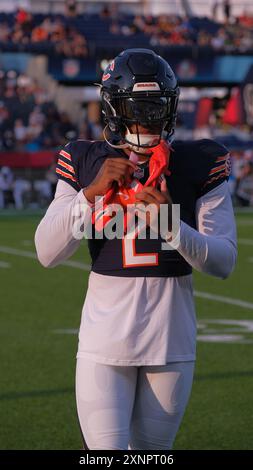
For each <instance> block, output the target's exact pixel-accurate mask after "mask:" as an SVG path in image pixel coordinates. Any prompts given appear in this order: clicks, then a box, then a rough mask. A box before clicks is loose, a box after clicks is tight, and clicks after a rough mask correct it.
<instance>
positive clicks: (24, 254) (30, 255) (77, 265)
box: [0, 246, 90, 271]
mask: <svg viewBox="0 0 253 470" xmlns="http://www.w3.org/2000/svg"><path fill="white" fill-rule="evenodd" d="M0 252H1V253H7V254H8V255H15V256H22V257H23V258H31V259H36V260H37V259H38V258H37V255H36V253H34V251H26V250H18V249H17V248H11V247H10V246H0ZM61 265H63V266H69V267H71V268H77V269H82V270H83V271H90V265H89V264H85V263H80V262H79V261H71V260H70V261H63V262H62V263H61Z"/></svg>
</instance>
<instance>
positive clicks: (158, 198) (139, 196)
mask: <svg viewBox="0 0 253 470" xmlns="http://www.w3.org/2000/svg"><path fill="white" fill-rule="evenodd" d="M135 199H136V205H137V207H138V204H144V206H148V205H149V204H154V205H155V206H156V214H158V213H159V212H160V205H161V204H168V205H169V211H168V212H169V217H170V214H171V208H172V200H171V196H170V193H169V191H168V188H167V183H166V180H165V178H164V179H163V180H162V182H161V184H160V191H159V190H158V189H157V188H153V187H150V186H147V187H145V188H143V190H142V191H141V192H140V193H136V195H135ZM146 223H147V224H148V225H151V223H152V221H151V220H150V214H149V212H147V213H146Z"/></svg>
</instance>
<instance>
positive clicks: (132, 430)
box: [76, 358, 195, 450]
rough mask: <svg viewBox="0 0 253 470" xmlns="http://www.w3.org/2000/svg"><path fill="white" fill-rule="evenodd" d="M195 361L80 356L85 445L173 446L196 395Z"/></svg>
mask: <svg viewBox="0 0 253 470" xmlns="http://www.w3.org/2000/svg"><path fill="white" fill-rule="evenodd" d="M194 364H195V363H194V362H193V361H192V362H174V363H169V364H167V365H163V366H154V365H152V366H138V367H137V366H114V365H107V364H99V363H96V362H94V361H92V360H90V359H86V358H78V359H77V368H76V401H77V412H78V417H79V423H80V427H81V431H82V434H83V438H84V441H85V443H84V446H85V445H86V448H87V447H88V449H90V450H93V449H107V450H109V449H123V450H125V449H148V450H149V449H156V450H158V449H167V450H168V449H171V448H172V445H173V441H174V439H175V436H176V433H177V430H178V428H179V426H180V423H181V420H182V417H183V414H184V411H185V408H186V405H187V402H188V399H189V396H190V392H191V387H192V379H193V372H194Z"/></svg>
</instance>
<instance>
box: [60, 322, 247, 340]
mask: <svg viewBox="0 0 253 470" xmlns="http://www.w3.org/2000/svg"><path fill="white" fill-rule="evenodd" d="M217 325H219V326H218V327H217ZM220 326H221V328H220ZM222 326H223V328H222ZM197 327H198V331H199V334H198V335H197V341H200V342H202V343H233V344H235V343H239V344H252V343H253V338H252V333H253V320H227V319H225V320H222V319H217V320H214V319H211V320H209V319H202V320H200V321H199V322H198V324H197ZM53 333H56V334H61V335H77V334H78V329H76V328H59V329H57V330H53ZM248 334H251V336H248Z"/></svg>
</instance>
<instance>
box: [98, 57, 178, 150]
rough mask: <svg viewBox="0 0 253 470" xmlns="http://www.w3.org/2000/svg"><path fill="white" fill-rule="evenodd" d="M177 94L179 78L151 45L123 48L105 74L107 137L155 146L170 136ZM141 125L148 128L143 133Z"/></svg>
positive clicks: (103, 95)
mask: <svg viewBox="0 0 253 470" xmlns="http://www.w3.org/2000/svg"><path fill="white" fill-rule="evenodd" d="M178 96H179V87H178V84H177V79H176V77H175V75H174V72H173V70H172V69H171V67H170V66H169V64H168V63H167V62H166V61H165V60H164V59H163V58H162V57H160V56H159V55H157V54H155V52H153V51H152V50H150V49H127V50H125V51H123V52H121V53H120V54H119V55H118V56H117V57H116V58H115V59H114V60H113V61H112V62H111V63H110V64H109V65H108V67H107V68H106V70H105V71H104V74H103V77H102V85H101V100H102V112H103V115H104V119H105V122H106V124H107V125H106V128H105V132H104V135H105V138H106V140H107V141H108V142H109V143H110V144H113V143H118V145H115V146H118V147H126V146H128V147H132V148H133V147H135V148H137V147H138V148H143V147H144V148H150V147H154V146H155V145H158V144H159V142H160V140H161V138H164V139H166V140H171V138H172V136H173V133H174V127H175V123H176V116H177V105H178ZM133 125H134V126H133ZM140 126H141V127H142V128H145V129H146V130H148V131H149V132H148V133H145V134H144V133H141V132H140V129H139V127H140ZM133 129H134V130H133ZM120 144H123V145H120ZM113 146H114V145H113Z"/></svg>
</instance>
